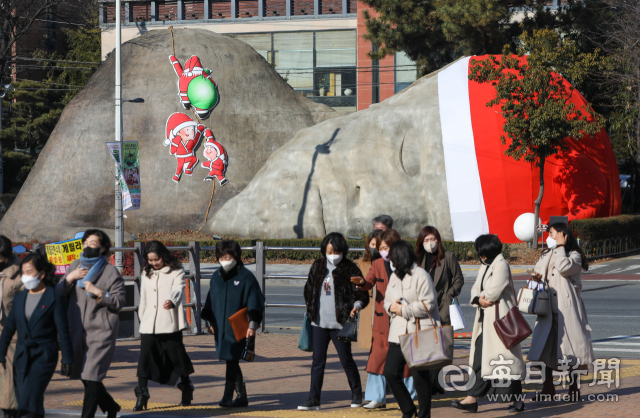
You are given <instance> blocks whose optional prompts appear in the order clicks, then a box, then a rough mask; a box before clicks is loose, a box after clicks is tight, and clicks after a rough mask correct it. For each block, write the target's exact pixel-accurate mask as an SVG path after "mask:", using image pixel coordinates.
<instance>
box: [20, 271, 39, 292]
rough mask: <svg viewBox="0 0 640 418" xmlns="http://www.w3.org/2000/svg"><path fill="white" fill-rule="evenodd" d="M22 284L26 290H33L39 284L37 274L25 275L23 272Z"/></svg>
mask: <svg viewBox="0 0 640 418" xmlns="http://www.w3.org/2000/svg"><path fill="white" fill-rule="evenodd" d="M22 284H24V287H25V288H26V289H27V290H33V289H35V288H36V287H38V285H39V284H40V279H38V276H27V275H24V274H23V275H22Z"/></svg>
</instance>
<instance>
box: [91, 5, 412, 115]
mask: <svg viewBox="0 0 640 418" xmlns="http://www.w3.org/2000/svg"><path fill="white" fill-rule="evenodd" d="M122 6H123V7H122V10H121V20H122V41H123V42H126V41H128V40H130V39H133V38H135V37H137V36H140V35H142V34H144V33H146V32H147V31H150V30H155V29H166V28H168V27H169V26H172V25H173V26H175V27H189V28H199V29H206V30H211V31H213V32H216V33H220V34H223V35H227V36H233V37H235V38H237V39H239V40H242V41H244V42H246V43H247V44H249V45H251V46H252V47H253V48H254V49H255V50H256V51H257V52H258V53H259V54H260V55H262V56H263V57H264V59H265V60H267V61H268V62H269V63H270V64H271V65H272V66H273V68H274V69H275V70H276V71H277V72H278V73H279V74H280V75H281V76H282V77H283V78H284V79H286V80H287V82H288V83H289V84H290V85H291V87H292V88H293V89H295V90H296V91H298V92H300V94H302V95H304V96H306V97H308V98H309V99H310V100H313V101H315V102H318V103H323V104H326V105H328V106H330V107H332V108H334V109H336V110H345V111H355V110H362V109H366V108H368V107H369V106H370V105H371V104H373V103H379V102H381V101H383V100H385V99H386V98H388V97H390V96H392V95H393V94H394V93H396V92H397V91H400V90H402V89H404V88H406V87H407V86H409V85H410V84H411V82H413V81H415V79H416V77H417V69H416V67H415V65H414V64H413V63H412V62H411V61H410V60H409V59H408V58H407V57H406V56H405V55H404V54H402V53H399V54H396V55H395V56H390V57H386V58H385V59H383V60H380V61H379V62H378V61H372V60H371V59H370V58H369V57H368V56H367V53H368V52H369V51H371V47H372V45H371V42H369V41H366V40H365V39H363V37H362V35H363V34H364V33H366V28H365V22H364V18H363V17H362V10H364V6H363V5H362V4H361V3H358V2H357V1H356V0H159V1H137V0H131V1H123V2H122ZM100 24H101V27H102V29H103V30H102V55H103V58H104V57H106V55H107V54H108V53H109V52H111V51H112V50H113V48H114V47H115V31H113V30H112V29H113V27H114V26H115V5H114V3H113V2H102V1H101V2H100Z"/></svg>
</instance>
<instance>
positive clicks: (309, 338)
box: [298, 313, 313, 352]
mask: <svg viewBox="0 0 640 418" xmlns="http://www.w3.org/2000/svg"><path fill="white" fill-rule="evenodd" d="M298 348H299V349H300V350H302V351H306V352H312V351H313V333H312V329H311V320H310V319H309V317H308V316H307V314H306V313H305V314H304V320H303V322H302V331H301V332H300V339H299V340H298Z"/></svg>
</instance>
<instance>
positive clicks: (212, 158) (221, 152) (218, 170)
mask: <svg viewBox="0 0 640 418" xmlns="http://www.w3.org/2000/svg"><path fill="white" fill-rule="evenodd" d="M207 131H208V130H207ZM204 156H205V157H206V158H207V160H208V161H205V162H203V163H202V167H204V168H207V169H209V174H207V177H205V179H204V180H205V181H213V178H214V177H215V178H217V179H218V183H220V186H224V185H225V184H227V183H228V182H229V180H227V179H226V178H225V177H224V173H225V172H226V171H227V164H229V157H228V156H227V151H226V150H225V149H224V147H223V146H222V144H221V143H219V142H218V141H216V140H215V138H214V137H213V135H212V136H207V142H205V144H204Z"/></svg>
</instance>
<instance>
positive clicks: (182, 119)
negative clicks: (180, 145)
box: [165, 112, 198, 143]
mask: <svg viewBox="0 0 640 418" xmlns="http://www.w3.org/2000/svg"><path fill="white" fill-rule="evenodd" d="M188 126H198V124H197V123H196V122H195V121H194V120H193V119H191V118H190V117H189V116H187V115H185V114H184V113H180V112H178V113H174V114H173V115H171V116H169V119H167V139H166V140H165V143H167V142H171V141H172V140H173V138H175V137H176V135H178V132H180V130H181V129H184V128H186V127H188Z"/></svg>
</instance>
